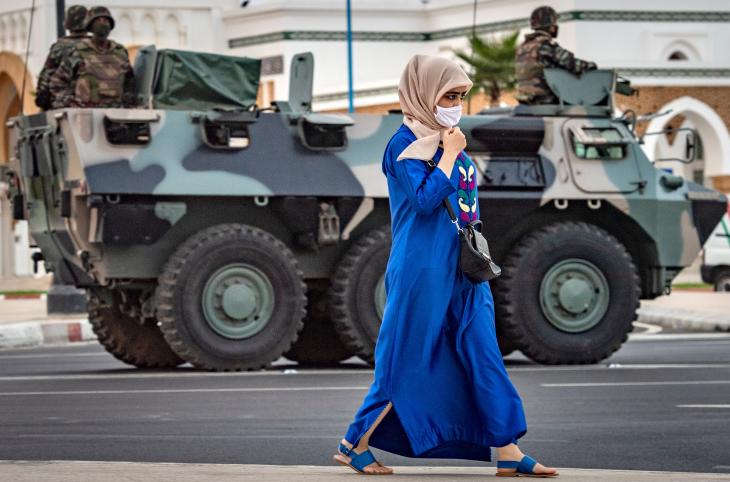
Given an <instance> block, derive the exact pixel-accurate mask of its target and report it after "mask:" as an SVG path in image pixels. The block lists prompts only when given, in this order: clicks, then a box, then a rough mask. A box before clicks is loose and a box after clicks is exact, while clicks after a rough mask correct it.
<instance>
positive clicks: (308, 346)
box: [284, 285, 354, 366]
mask: <svg viewBox="0 0 730 482" xmlns="http://www.w3.org/2000/svg"><path fill="white" fill-rule="evenodd" d="M328 289H329V286H326V287H324V288H320V287H314V286H311V285H310V286H309V287H308V289H307V300H308V302H307V316H306V317H305V318H304V329H302V332H301V333H299V338H298V339H297V341H296V342H295V343H294V344H293V345H292V347H291V349H290V350H289V351H288V352H286V353H284V356H285V357H287V358H288V359H290V360H292V361H295V362H298V363H299V364H300V365H318V366H322V365H328V366H332V365H337V364H338V363H339V362H341V361H342V360H346V359H348V358H350V357H351V356H353V355H354V352H352V351H350V350H349V349H348V348H347V347H346V346H345V345H344V344H343V343H342V341H341V340H340V338H339V337H338V336H337V332H335V326H334V324H333V323H332V319H331V318H330V316H329V314H328V313H327V308H328V303H327V290H328Z"/></svg>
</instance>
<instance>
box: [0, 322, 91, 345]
mask: <svg viewBox="0 0 730 482" xmlns="http://www.w3.org/2000/svg"><path fill="white" fill-rule="evenodd" d="M92 340H96V335H95V334H94V332H93V330H92V329H91V323H89V321H88V320H87V319H85V318H84V319H72V320H44V321H29V322H25V323H11V324H8V325H0V348H29V347H35V346H41V345H60V344H66V343H77V342H81V341H92Z"/></svg>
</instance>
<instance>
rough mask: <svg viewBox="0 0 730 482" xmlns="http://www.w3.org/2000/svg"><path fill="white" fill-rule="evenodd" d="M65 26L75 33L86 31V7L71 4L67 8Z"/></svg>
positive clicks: (64, 19)
mask: <svg viewBox="0 0 730 482" xmlns="http://www.w3.org/2000/svg"><path fill="white" fill-rule="evenodd" d="M63 26H64V27H65V28H66V30H68V31H70V32H75V33H83V32H85V31H86V7H84V6H83V5H71V6H70V7H68V8H67V9H66V15H65V16H64V18H63Z"/></svg>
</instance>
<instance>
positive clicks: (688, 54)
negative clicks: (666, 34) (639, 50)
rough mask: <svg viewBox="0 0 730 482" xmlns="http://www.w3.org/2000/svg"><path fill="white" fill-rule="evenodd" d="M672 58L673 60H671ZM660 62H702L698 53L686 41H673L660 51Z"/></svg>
mask: <svg viewBox="0 0 730 482" xmlns="http://www.w3.org/2000/svg"><path fill="white" fill-rule="evenodd" d="M672 57H674V58H672ZM661 58H662V60H670V61H691V62H698V61H701V60H702V56H701V55H700V51H699V50H697V48H695V46H694V45H692V44H691V43H690V42H688V41H686V40H675V41H674V42H671V43H670V44H669V45H667V46H666V47H664V50H662V56H661Z"/></svg>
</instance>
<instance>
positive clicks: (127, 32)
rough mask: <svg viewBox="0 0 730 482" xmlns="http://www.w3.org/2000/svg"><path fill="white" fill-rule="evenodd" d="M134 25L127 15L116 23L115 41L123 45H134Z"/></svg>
mask: <svg viewBox="0 0 730 482" xmlns="http://www.w3.org/2000/svg"><path fill="white" fill-rule="evenodd" d="M133 25H134V23H133V22H132V19H131V17H130V16H129V15H127V14H126V13H125V14H123V15H121V16H120V17H119V18H118V19H116V20H115V22H114V33H113V35H114V39H115V40H116V41H117V42H119V43H120V44H122V45H132V44H134V43H135V42H134V28H133Z"/></svg>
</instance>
